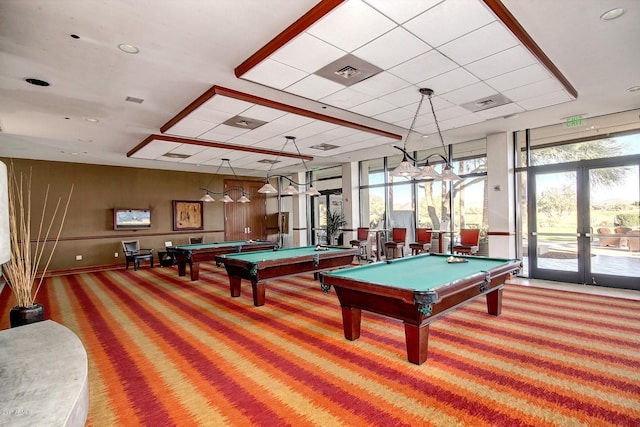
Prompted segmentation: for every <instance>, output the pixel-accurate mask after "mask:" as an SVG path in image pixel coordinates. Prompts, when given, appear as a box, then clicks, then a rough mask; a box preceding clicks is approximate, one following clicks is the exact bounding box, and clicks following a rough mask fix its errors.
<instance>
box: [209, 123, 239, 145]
mask: <svg viewBox="0 0 640 427" xmlns="http://www.w3.org/2000/svg"><path fill="white" fill-rule="evenodd" d="M246 132H250V130H249V129H242V128H237V127H233V126H227V125H218V126H216V127H215V128H213V129H211V130H210V131H208V132H205V133H203V134H202V135H200V138H202V139H208V140H210V141H221V142H224V141H228V140H230V139H231V138H233V137H235V136H237V135H242V134H243V133H246Z"/></svg>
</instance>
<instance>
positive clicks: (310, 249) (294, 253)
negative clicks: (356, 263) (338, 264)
mask: <svg viewBox="0 0 640 427" xmlns="http://www.w3.org/2000/svg"><path fill="white" fill-rule="evenodd" d="M316 248H317V246H302V247H299V248H286V249H278V250H277V251H258V252H247V253H238V254H228V255H225V256H224V257H225V258H232V259H236V260H238V261H246V262H251V263H260V262H264V261H274V260H282V259H293V258H297V257H309V256H313V255H316V254H318V255H324V254H342V253H345V251H351V248H333V247H324V248H326V250H316Z"/></svg>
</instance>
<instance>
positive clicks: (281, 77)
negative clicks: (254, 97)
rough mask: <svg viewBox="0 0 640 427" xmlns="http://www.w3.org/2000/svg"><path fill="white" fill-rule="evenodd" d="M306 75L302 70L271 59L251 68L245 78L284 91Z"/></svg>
mask: <svg viewBox="0 0 640 427" xmlns="http://www.w3.org/2000/svg"><path fill="white" fill-rule="evenodd" d="M306 75H307V73H305V72H304V71H302V70H298V69H297V68H293V67H290V66H289V65H286V64H283V63H282V62H278V61H275V60H273V59H267V60H265V61H263V62H261V63H260V64H258V65H257V66H255V67H254V68H252V69H251V71H249V72H248V73H247V74H246V76H245V77H246V78H247V79H249V80H253V81H256V82H262V83H263V84H265V85H267V86H270V87H273V88H276V89H284V88H285V87H287V86H291V85H292V84H294V83H295V82H297V81H298V80H302V79H303V78H305V76H306Z"/></svg>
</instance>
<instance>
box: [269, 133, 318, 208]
mask: <svg viewBox="0 0 640 427" xmlns="http://www.w3.org/2000/svg"><path fill="white" fill-rule="evenodd" d="M289 142H291V143H292V144H293V145H294V146H295V148H296V152H297V153H298V156H299V157H300V159H301V160H302V164H303V165H304V169H305V171H306V172H307V175H308V176H309V182H308V183H298V182H296V181H294V180H293V179H291V178H290V177H288V176H286V175H272V174H271V169H272V168H273V165H274V164H275V163H277V161H278V157H280V154H282V152H283V151H284V149H285V147H286V146H287V144H288V143H289ZM276 177H277V178H283V179H286V180H287V181H289V185H288V186H287V188H285V189H284V190H283V191H282V194H287V195H295V194H304V195H307V196H311V197H314V196H319V195H320V193H319V192H318V190H316V189H315V188H314V187H313V181H312V180H311V174H310V173H309V167H308V166H307V162H305V161H304V157H302V154H301V153H300V149H299V148H298V144H297V143H296V137H295V136H285V142H284V144H283V145H282V149H280V152H279V153H278V155H277V156H276V158H275V160H274V161H273V162H271V166H270V167H269V170H268V171H267V177H266V178H265V184H264V185H263V186H262V187H260V189H259V190H258V193H264V194H277V193H278V190H276V188H275V187H274V186H273V185H271V183H269V178H276ZM296 187H297V188H296ZM302 189H305V190H304V191H303V192H302V193H300V191H301V190H302Z"/></svg>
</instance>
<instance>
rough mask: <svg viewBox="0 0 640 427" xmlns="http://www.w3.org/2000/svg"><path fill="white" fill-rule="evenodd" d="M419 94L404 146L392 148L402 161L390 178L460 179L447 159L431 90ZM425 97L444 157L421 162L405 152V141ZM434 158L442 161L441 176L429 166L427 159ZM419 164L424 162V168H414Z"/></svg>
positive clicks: (436, 154) (420, 90)
mask: <svg viewBox="0 0 640 427" xmlns="http://www.w3.org/2000/svg"><path fill="white" fill-rule="evenodd" d="M419 92H420V95H421V96H420V102H419V103H418V108H417V109H416V113H415V115H414V116H413V120H412V121H411V126H410V127H409V132H408V133H407V136H406V138H405V139H404V144H403V146H402V147H398V146H396V145H394V146H393V147H394V148H396V149H398V150H400V151H402V153H403V155H402V161H401V162H400V164H399V165H398V166H397V167H396V168H395V169H394V170H393V171H391V176H402V177H405V178H431V179H438V180H442V181H453V180H458V179H461V178H460V177H459V176H458V175H456V174H455V173H454V172H453V167H452V166H451V161H450V159H449V158H448V157H447V150H446V148H445V145H444V138H443V137H442V132H441V131H440V124H439V123H438V118H437V117H436V111H435V109H434V108H433V101H432V100H431V97H432V96H433V90H432V89H427V88H421V89H419ZM425 96H427V97H428V99H429V104H430V105H431V112H432V114H433V119H434V121H435V123H436V129H437V130H438V136H439V137H440V144H441V146H442V150H443V151H444V156H443V155H442V154H439V153H433V154H430V155H429V156H427V157H426V158H424V159H422V160H417V159H415V158H414V157H413V156H411V154H409V153H408V152H407V140H408V139H409V135H411V132H413V127H414V126H415V124H416V119H417V118H418V114H419V113H420V108H421V107H422V102H423V101H424V98H425ZM434 156H437V157H440V158H441V159H442V160H443V161H444V168H443V170H442V173H441V174H440V173H438V172H437V171H436V170H435V169H434V168H433V166H431V165H430V164H429V159H430V158H431V157H434ZM409 160H411V161H409ZM421 162H425V164H424V167H423V168H422V169H419V168H418V167H416V166H414V164H418V163H421Z"/></svg>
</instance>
